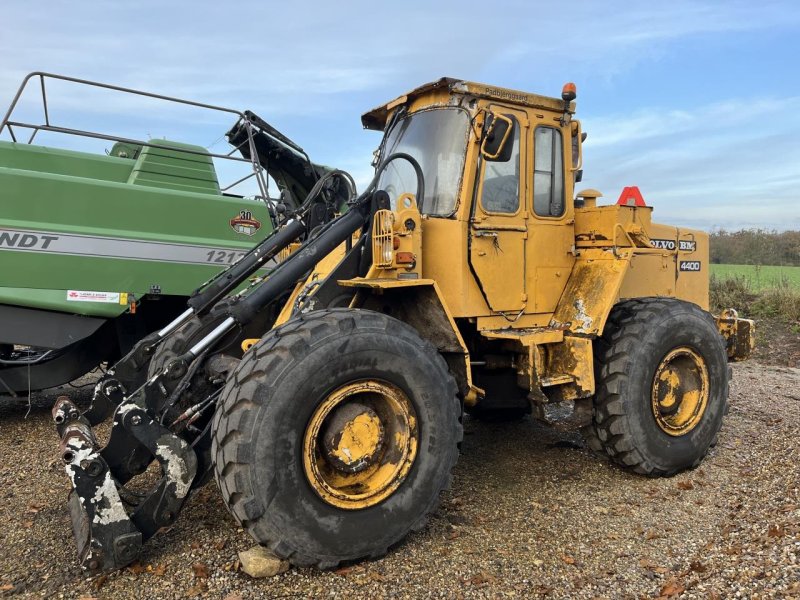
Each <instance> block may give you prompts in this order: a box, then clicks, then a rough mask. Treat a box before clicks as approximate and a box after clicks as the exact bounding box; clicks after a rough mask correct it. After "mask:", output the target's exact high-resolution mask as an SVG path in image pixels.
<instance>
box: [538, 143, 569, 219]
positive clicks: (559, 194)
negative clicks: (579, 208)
mask: <svg viewBox="0 0 800 600" xmlns="http://www.w3.org/2000/svg"><path fill="white" fill-rule="evenodd" d="M534 138H535V139H534V149H533V156H534V166H533V212H534V213H536V215H537V216H540V217H560V216H561V215H563V214H564V167H563V162H564V150H563V146H562V141H561V132H560V131H559V130H558V129H554V128H552V127H537V128H536V133H535V135H534Z"/></svg>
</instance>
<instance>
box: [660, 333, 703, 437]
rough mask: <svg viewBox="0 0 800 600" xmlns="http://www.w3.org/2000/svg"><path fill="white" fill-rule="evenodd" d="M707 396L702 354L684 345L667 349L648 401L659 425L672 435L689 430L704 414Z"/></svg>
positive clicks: (679, 434)
mask: <svg viewBox="0 0 800 600" xmlns="http://www.w3.org/2000/svg"><path fill="white" fill-rule="evenodd" d="M708 395H709V384H708V368H707V367H706V362H705V360H704V359H703V357H702V356H700V355H699V354H698V353H697V352H695V351H694V350H692V349H691V348H688V347H685V346H684V347H680V348H675V349H674V350H672V351H671V352H669V353H668V354H667V355H666V356H665V357H664V358H663V359H662V360H661V362H660V363H659V365H658V368H657V369H656V373H655V376H654V378H653V389H652V399H651V403H652V408H653V416H654V417H655V419H656V423H657V424H658V426H659V428H661V430H662V431H664V432H665V433H667V434H669V435H672V436H681V435H685V434H687V433H688V432H690V431H691V430H692V429H694V428H695V427H696V426H697V424H698V423H699V422H700V420H701V419H702V418H703V415H704V414H705V410H706V406H707V405H708Z"/></svg>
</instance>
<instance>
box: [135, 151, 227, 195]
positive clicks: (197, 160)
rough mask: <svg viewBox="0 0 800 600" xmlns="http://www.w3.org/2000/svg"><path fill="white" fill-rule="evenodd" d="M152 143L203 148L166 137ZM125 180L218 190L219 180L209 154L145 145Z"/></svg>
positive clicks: (187, 188)
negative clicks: (127, 178)
mask: <svg viewBox="0 0 800 600" xmlns="http://www.w3.org/2000/svg"><path fill="white" fill-rule="evenodd" d="M153 143H157V144H159V145H169V146H174V147H176V148H182V149H186V150H192V151H194V152H206V150H205V149H204V148H201V147H200V146H190V145H188V144H179V143H177V142H170V141H167V140H154V142H153ZM128 183H132V184H134V185H147V186H153V187H165V188H171V189H176V190H185V191H189V192H208V193H211V194H219V183H218V182H217V174H216V172H215V171H214V163H213V162H212V159H211V157H210V156H208V155H205V156H204V155H200V154H193V153H189V152H181V151H180V150H179V149H176V150H168V149H165V148H153V147H152V146H145V147H144V148H143V149H142V151H141V153H140V154H139V158H137V160H136V165H135V166H134V167H133V172H132V173H131V176H130V179H129V180H128Z"/></svg>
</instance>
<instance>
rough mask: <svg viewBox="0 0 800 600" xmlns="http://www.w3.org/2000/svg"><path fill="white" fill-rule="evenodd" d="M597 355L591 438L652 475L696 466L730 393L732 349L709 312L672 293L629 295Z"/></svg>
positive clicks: (719, 422)
mask: <svg viewBox="0 0 800 600" xmlns="http://www.w3.org/2000/svg"><path fill="white" fill-rule="evenodd" d="M595 359H596V363H595V374H596V385H597V392H596V395H595V398H594V410H593V427H591V428H589V431H587V432H584V434H585V435H586V434H587V433H588V435H586V437H587V442H588V445H589V446H590V447H592V448H593V449H599V448H600V447H602V449H604V450H605V452H606V453H607V454H608V455H609V456H610V457H611V459H612V460H613V461H614V462H616V463H618V464H620V465H621V466H623V467H625V468H627V469H630V470H632V471H635V472H637V473H640V474H643V475H648V476H651V477H660V476H669V475H673V474H675V473H678V472H680V471H682V470H684V469H688V468H694V467H696V466H697V465H698V464H699V463H700V461H701V460H702V459H703V458H704V457H705V455H706V454H707V453H708V450H709V448H711V447H712V446H713V445H714V444H715V443H716V438H717V434H718V433H719V430H720V427H721V426H722V418H723V415H724V413H725V410H726V404H727V398H728V366H727V355H726V352H725V346H724V344H723V341H722V337H721V336H720V334H719V332H718V331H717V328H716V325H715V323H714V320H713V319H712V318H711V316H710V315H709V314H708V313H707V312H706V311H703V310H701V309H700V308H699V307H698V306H696V305H694V304H691V303H689V302H684V301H681V300H676V299H671V298H644V299H637V300H629V301H626V302H623V303H621V304H619V305H617V306H616V307H615V308H614V310H613V311H612V314H611V315H610V317H609V319H608V322H607V324H606V327H605V331H604V332H603V335H602V337H601V338H599V339H598V340H597V341H596V343H595Z"/></svg>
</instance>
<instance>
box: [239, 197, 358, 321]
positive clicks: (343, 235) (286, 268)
mask: <svg viewBox="0 0 800 600" xmlns="http://www.w3.org/2000/svg"><path fill="white" fill-rule="evenodd" d="M368 213H369V205H368V204H361V205H360V206H353V207H351V208H350V210H349V211H347V212H346V213H345V214H343V215H342V216H341V217H339V218H338V219H336V220H334V221H331V222H330V224H329V225H327V226H326V227H325V228H324V229H323V230H322V231H321V232H320V233H319V235H317V236H316V237H314V238H313V239H309V240H306V242H305V243H304V244H303V245H302V246H301V247H300V248H299V249H298V250H296V251H295V252H294V254H292V255H291V256H290V257H289V259H287V260H286V261H285V262H283V263H281V265H280V267H279V268H277V269H275V271H274V272H273V273H272V275H270V277H269V278H268V279H266V280H265V281H263V282H261V283H260V284H259V285H258V287H256V288H255V289H254V290H253V291H252V292H250V293H249V294H248V295H247V296H245V297H243V298H242V299H241V300H240V301H239V302H237V303H236V304H234V305H233V306H231V307H230V308H229V309H228V314H229V315H230V316H231V317H233V318H234V319H236V321H237V322H238V323H239V324H242V325H244V324H247V323H249V322H250V321H251V320H252V318H253V316H254V315H255V314H256V313H257V312H258V311H259V310H261V309H262V308H263V307H265V306H266V305H267V304H269V303H270V302H272V301H273V300H275V299H276V298H278V296H280V295H281V294H283V293H285V292H286V290H288V289H291V287H292V286H294V285H295V283H296V282H297V280H298V279H300V278H301V277H303V275H305V274H306V273H307V272H308V271H310V270H311V269H312V268H314V265H316V264H317V263H318V262H319V261H320V260H321V259H322V258H324V257H325V256H327V255H328V254H329V253H331V252H332V251H333V250H334V249H335V248H336V247H337V246H338V245H339V244H341V243H342V242H344V241H345V240H347V239H348V238H349V237H350V236H352V235H353V233H354V232H355V231H357V230H358V229H359V228H361V227H362V226H363V225H364V222H365V221H366V218H367V214H368Z"/></svg>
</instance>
